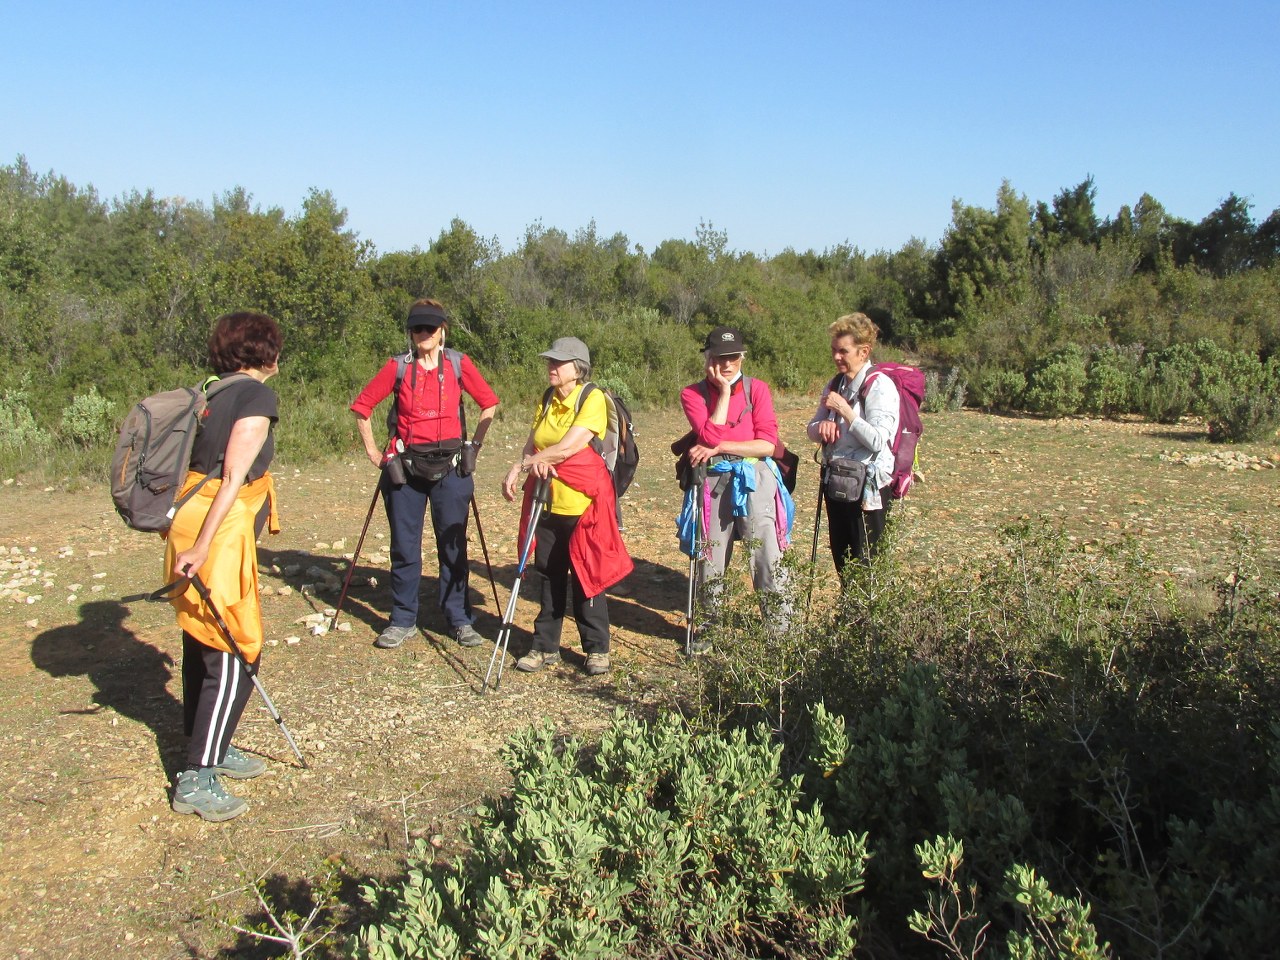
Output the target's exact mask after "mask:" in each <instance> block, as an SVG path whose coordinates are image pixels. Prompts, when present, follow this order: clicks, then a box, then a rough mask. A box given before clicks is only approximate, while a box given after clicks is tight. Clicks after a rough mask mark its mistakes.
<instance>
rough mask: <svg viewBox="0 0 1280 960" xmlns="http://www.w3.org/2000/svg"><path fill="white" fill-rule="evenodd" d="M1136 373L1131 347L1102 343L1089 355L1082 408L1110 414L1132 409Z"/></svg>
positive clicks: (1134, 355)
mask: <svg viewBox="0 0 1280 960" xmlns="http://www.w3.org/2000/svg"><path fill="white" fill-rule="evenodd" d="M1137 374H1138V354H1137V352H1136V351H1133V350H1120V349H1117V348H1115V347H1103V348H1101V349H1098V350H1095V351H1094V353H1093V355H1092V356H1091V357H1090V358H1089V369H1088V373H1087V375H1086V379H1085V386H1084V409H1085V410H1087V411H1088V412H1089V413H1094V414H1098V415H1100V416H1104V417H1114V416H1117V415H1118V414H1122V413H1128V412H1129V411H1130V410H1132V409H1133V401H1134V392H1135V390H1136V380H1137Z"/></svg>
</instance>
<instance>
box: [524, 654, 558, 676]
mask: <svg viewBox="0 0 1280 960" xmlns="http://www.w3.org/2000/svg"><path fill="white" fill-rule="evenodd" d="M559 663H560V651H559V650H551V651H547V650H530V651H529V652H528V653H526V654H525V655H524V656H523V657H521V658H520V659H519V660H517V661H516V669H517V670H522V671H524V672H525V673H533V672H534V671H536V670H541V669H542V668H543V667H554V666H557V665H558V664H559Z"/></svg>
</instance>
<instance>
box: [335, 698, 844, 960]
mask: <svg viewBox="0 0 1280 960" xmlns="http://www.w3.org/2000/svg"><path fill="white" fill-rule="evenodd" d="M505 755H506V761H507V765H508V767H509V768H510V770H511V774H512V781H513V783H512V789H511V792H510V793H509V794H508V795H506V796H503V797H501V798H500V799H498V800H496V801H495V802H494V804H493V805H492V806H490V807H485V808H482V809H481V810H480V811H479V813H478V819H477V821H476V822H475V824H474V825H473V826H472V828H471V829H470V831H469V835H468V840H469V843H470V846H471V850H470V852H469V854H468V855H467V856H466V857H465V858H459V859H456V860H454V861H453V862H452V863H451V864H448V865H444V864H432V863H431V862H429V848H427V847H426V846H425V845H423V844H419V846H418V848H417V850H416V851H415V853H414V855H413V857H412V859H411V861H410V864H409V870H408V875H407V877H406V878H405V879H404V880H403V882H400V883H386V884H384V883H377V882H375V883H373V884H370V885H369V886H367V887H365V888H364V896H365V899H366V900H367V901H368V902H369V904H370V905H371V906H372V907H373V908H374V909H375V910H376V911H377V914H378V918H377V920H376V921H374V922H372V923H370V924H368V925H366V926H365V927H363V928H362V929H361V930H360V932H359V934H358V936H357V937H356V938H355V941H354V942H353V943H352V945H351V949H352V951H353V952H354V953H355V955H357V956H360V957H369V958H379V960H390V958H399V957H411V956H412V957H416V956H424V955H426V956H432V957H464V956H485V957H511V958H520V957H556V958H577V957H612V956H621V955H623V954H624V953H625V954H628V955H653V956H656V955H659V954H661V953H664V952H665V950H666V949H667V946H668V945H670V944H673V943H679V944H684V945H686V946H687V947H689V948H690V949H694V950H697V951H698V954H697V955H699V956H706V957H717V956H726V957H728V956H743V955H746V956H759V955H762V951H763V952H768V951H770V950H771V949H772V948H773V946H774V945H776V944H778V943H785V944H787V945H788V949H789V953H788V955H789V956H794V957H845V956H850V955H852V952H853V948H854V946H855V942H856V940H855V936H856V925H855V923H854V921H853V920H852V919H851V918H850V917H848V916H846V915H845V900H846V898H848V897H851V896H853V895H854V894H856V893H857V892H858V891H859V890H861V888H862V874H863V868H864V864H865V862H866V859H867V857H868V854H867V851H866V849H865V846H864V845H863V843H862V841H861V840H859V839H857V838H855V837H852V836H846V837H842V838H835V837H833V836H832V835H831V834H830V833H829V832H828V830H827V829H826V827H825V826H824V824H823V819H822V815H821V812H820V811H817V810H814V811H809V810H808V809H807V805H806V804H804V803H802V802H801V796H800V789H799V778H798V777H791V778H788V777H784V776H783V775H782V774H781V772H780V758H781V749H780V748H779V747H777V746H775V745H770V744H769V742H768V736H767V734H766V733H764V732H763V731H760V732H758V733H757V734H756V735H754V736H751V737H749V736H747V734H746V733H745V732H744V731H742V730H738V731H735V732H732V733H730V734H728V735H725V736H720V735H718V734H715V733H707V734H695V733H694V732H692V731H691V730H690V729H689V728H687V727H685V726H684V725H682V724H681V722H680V721H679V720H677V719H674V718H670V717H668V718H666V719H664V720H661V721H659V722H656V723H653V724H645V723H643V722H641V721H639V720H637V719H634V718H628V717H625V716H624V715H622V714H621V712H619V713H618V714H616V715H615V717H614V721H613V724H612V726H611V727H610V729H609V730H607V731H606V732H605V734H604V736H603V738H602V739H601V741H600V744H599V746H598V748H597V749H596V750H595V751H594V753H592V754H591V755H589V756H588V755H586V754H584V753H582V752H581V748H580V746H579V745H578V744H577V743H575V742H573V741H567V742H561V741H560V740H559V738H557V737H556V736H555V734H554V732H553V731H552V730H551V729H550V728H549V727H542V728H540V729H529V730H526V731H525V732H523V733H521V734H518V735H517V736H516V737H514V738H513V739H512V741H511V743H510V744H509V745H508V747H507V749H506V754H505Z"/></svg>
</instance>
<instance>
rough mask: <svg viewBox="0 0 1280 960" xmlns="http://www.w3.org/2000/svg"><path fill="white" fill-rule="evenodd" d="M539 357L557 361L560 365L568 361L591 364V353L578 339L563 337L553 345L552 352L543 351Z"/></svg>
mask: <svg viewBox="0 0 1280 960" xmlns="http://www.w3.org/2000/svg"><path fill="white" fill-rule="evenodd" d="M538 356H540V357H543V358H545V359H547V360H555V361H557V362H558V363H564V362H565V361H566V360H581V361H582V362H583V363H590V362H591V351H590V350H588V349H587V345H586V344H585V343H583V342H582V341H581V340H579V339H578V338H577V337H561V338H560V339H558V340H557V341H556V342H555V343H553V344H552V345H551V349H550V350H543V351H542V352H541V353H540V354H538Z"/></svg>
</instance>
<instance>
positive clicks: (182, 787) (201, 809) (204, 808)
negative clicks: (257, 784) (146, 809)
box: [171, 767, 249, 823]
mask: <svg viewBox="0 0 1280 960" xmlns="http://www.w3.org/2000/svg"><path fill="white" fill-rule="evenodd" d="M171 805H172V807H173V812H174V813H198V814H199V815H200V817H201V818H202V819H204V820H210V821H212V822H214V823H221V822H222V821H223V820H230V819H231V818H232V817H238V816H240V814H242V813H244V812H245V811H246V810H248V809H249V804H247V803H245V802H244V800H242V799H241V798H240V797H234V796H232V795H231V794H229V793H227V791H226V789H225V788H224V787H223V786H222V784H221V783H220V782H219V781H218V774H217V773H215V772H214V769H213V768H212V767H201V768H200V769H199V770H183V771H182V772H181V773H180V774H178V781H177V783H176V784H174V787H173V803H172V804H171Z"/></svg>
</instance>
